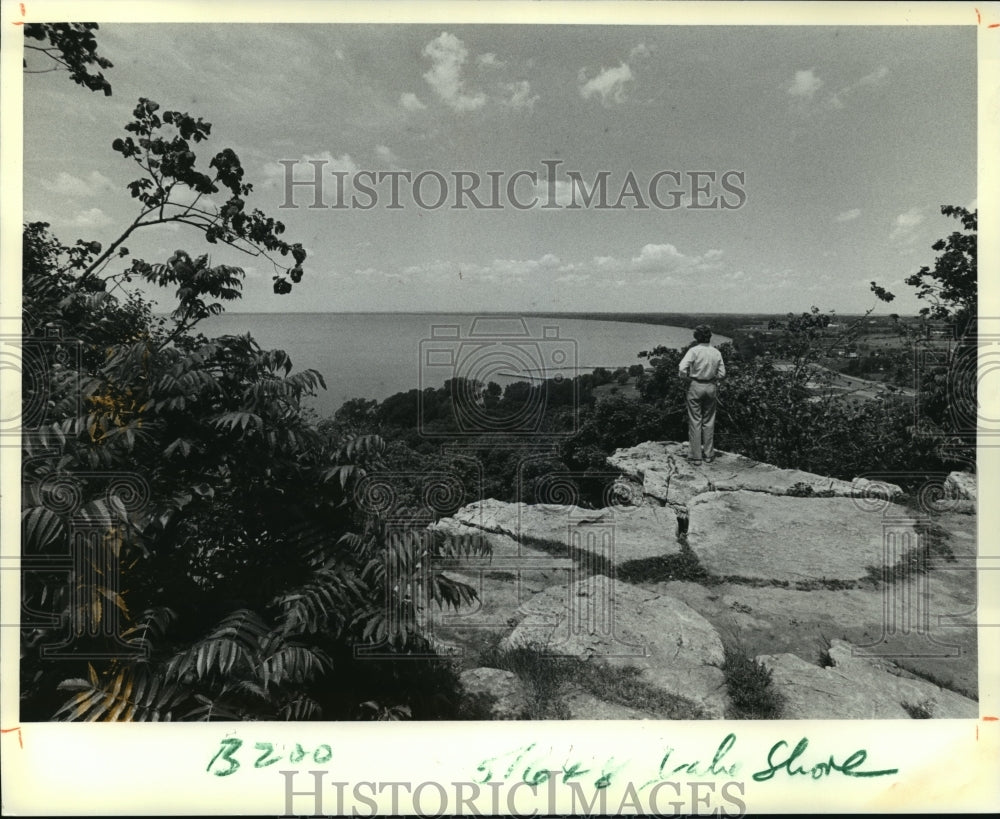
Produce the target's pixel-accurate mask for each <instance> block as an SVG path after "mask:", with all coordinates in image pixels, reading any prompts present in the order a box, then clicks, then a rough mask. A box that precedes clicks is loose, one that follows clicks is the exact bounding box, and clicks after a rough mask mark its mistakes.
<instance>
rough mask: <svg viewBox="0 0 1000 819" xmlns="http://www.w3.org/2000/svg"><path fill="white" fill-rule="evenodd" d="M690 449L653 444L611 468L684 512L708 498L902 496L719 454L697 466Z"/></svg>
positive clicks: (886, 486)
mask: <svg viewBox="0 0 1000 819" xmlns="http://www.w3.org/2000/svg"><path fill="white" fill-rule="evenodd" d="M686 453H687V444H681V443H676V442H673V441H647V442H646V443H643V444H639V445H638V446H634V447H630V448H628V449H619V450H618V451H617V452H615V453H614V454H613V455H611V456H610V457H609V458H608V463H609V464H610V465H611V466H613V467H615V468H617V469H620V470H621V471H622V473H623V474H624V475H625V476H626V479H627V480H629V481H632V482H634V483H636V484H639V485H641V487H642V495H643V496H644V497H646V498H649V499H650V500H652V501H654V502H656V503H659V504H666V505H668V506H673V507H684V506H686V505H687V504H688V503H690V501H691V500H692V499H693V498H694V497H695V496H696V495H700V494H702V493H704V492H719V491H736V490H740V489H742V490H745V491H748V492H766V493H768V494H771V495H791V496H795V497H803V496H817V497H824V496H830V497H833V496H838V497H856V498H873V497H874V498H878V499H885V500H891V499H892V498H894V497H897V496H898V495H900V494H901V493H902V490H901V489H900V488H899V487H898V486H896V485H895V484H891V483H882V482H873V481H869V480H867V479H864V478H857V479H855V480H854V481H851V482H848V481H841V480H837V479H836V478H826V477H824V476H822V475H815V474H813V473H812V472H803V471H801V470H799V469H780V468H779V467H776V466H772V465H770V464H765V463H761V462H759V461H754V460H752V459H751V458H746V457H744V456H742V455H734V454H732V453H730V452H718V453H717V454H716V458H715V460H713V461H712V462H711V463H705V462H702V464H701V465H700V466H695V465H693V464H692V463H691V462H690V461H688V460H687V458H686V457H685V455H686Z"/></svg>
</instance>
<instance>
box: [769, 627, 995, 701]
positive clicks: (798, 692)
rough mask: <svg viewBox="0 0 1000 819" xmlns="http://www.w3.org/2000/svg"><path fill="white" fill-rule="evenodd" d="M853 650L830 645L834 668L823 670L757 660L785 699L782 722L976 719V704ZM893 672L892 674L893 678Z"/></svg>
mask: <svg viewBox="0 0 1000 819" xmlns="http://www.w3.org/2000/svg"><path fill="white" fill-rule="evenodd" d="M856 652H857V649H855V647H854V646H852V645H851V644H850V643H847V642H844V641H843V640H833V641H832V644H831V647H830V649H829V656H830V660H831V661H832V663H833V665H831V666H828V667H821V666H818V665H815V664H813V663H809V662H806V661H805V660H803V659H802V658H801V657H798V656H796V655H795V654H777V655H774V654H765V655H761V656H759V657H757V661H758V662H760V663H763V664H764V665H765V666H766V667H767V668H768V669H770V671H771V680H772V685H774V686H775V688H776V689H777V691H778V693H779V694H780V695H781V697H782V699H783V701H784V702H783V709H782V714H781V717H782V719H908V718H913V719H977V718H978V717H979V704H978V703H977V702H976V701H975V700H971V699H968V698H967V697H963V696H962V695H961V694H956V693H955V692H954V691H949V690H948V689H946V688H939V687H938V686H936V685H934V684H933V683H930V682H927V681H926V680H921V679H916V678H912V677H909V676H900V673H901V672H900V671H899V669H897V668H895V666H893V665H892V664H891V663H888V662H885V661H879V660H872V659H868V658H866V657H860V656H854V655H855V653H856ZM893 672H895V673H893Z"/></svg>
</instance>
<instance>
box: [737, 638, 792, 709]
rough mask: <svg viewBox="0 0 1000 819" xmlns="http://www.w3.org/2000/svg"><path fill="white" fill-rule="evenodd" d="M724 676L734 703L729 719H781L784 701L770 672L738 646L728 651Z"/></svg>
mask: <svg viewBox="0 0 1000 819" xmlns="http://www.w3.org/2000/svg"><path fill="white" fill-rule="evenodd" d="M725 652H726V654H725V660H724V661H723V663H722V673H723V674H724V675H725V678H726V691H727V692H728V694H729V701H730V703H731V707H730V713H729V714H728V716H729V718H730V719H778V718H779V717H780V716H781V706H782V700H781V695H780V694H779V693H778V692H777V690H776V689H775V687H774V684H773V681H772V679H771V670H770V669H769V668H767V666H765V665H764V664H763V663H761V662H758V661H757V659H756V658H755V657H751V656H750V655H749V654H748V653H747V651H746V649H745V648H744V647H743V646H742V645H739V644H734V645H729V646H726V647H725Z"/></svg>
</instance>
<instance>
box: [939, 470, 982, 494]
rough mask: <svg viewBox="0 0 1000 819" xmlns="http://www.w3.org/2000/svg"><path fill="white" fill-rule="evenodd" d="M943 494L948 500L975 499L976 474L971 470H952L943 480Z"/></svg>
mask: <svg viewBox="0 0 1000 819" xmlns="http://www.w3.org/2000/svg"><path fill="white" fill-rule="evenodd" d="M944 496H945V498H948V499H949V500H952V499H953V500H967V501H975V500H976V476H975V475H973V474H972V473H971V472H952V473H951V474H950V475H948V477H947V478H945V480H944Z"/></svg>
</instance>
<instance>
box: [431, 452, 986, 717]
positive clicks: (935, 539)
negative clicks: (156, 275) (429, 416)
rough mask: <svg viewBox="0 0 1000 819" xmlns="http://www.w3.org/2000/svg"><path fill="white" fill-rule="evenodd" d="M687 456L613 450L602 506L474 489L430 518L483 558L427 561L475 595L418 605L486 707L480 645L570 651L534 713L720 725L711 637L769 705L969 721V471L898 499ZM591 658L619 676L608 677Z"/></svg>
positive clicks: (807, 713) (499, 688) (513, 702)
mask: <svg viewBox="0 0 1000 819" xmlns="http://www.w3.org/2000/svg"><path fill="white" fill-rule="evenodd" d="M686 450H687V446H686V444H680V443H672V442H648V443H645V444H640V445H639V446H636V447H631V448H630V449H625V450H620V451H618V452H616V453H615V454H614V455H612V456H611V457H610V458H609V463H610V464H611V465H612V466H615V467H617V468H618V469H620V470H621V471H622V472H623V475H622V477H621V478H620V479H619V482H618V485H617V491H616V492H614V493H612V495H611V498H612V502H615V503H617V502H619V501H620V504H619V505H614V506H610V507H608V508H603V509H585V508H581V507H579V506H573V505H558V504H544V505H543V504H536V505H532V504H518V503H504V502H500V501H496V500H484V501H480V502H477V503H473V504H470V505H468V506H466V507H463V508H462V509H460V510H458V512H456V513H455V514H454V515H453V516H452V517H450V518H444V519H442V520H440V521H438V522H437V523H436V524H434V525H433V526H432V527H431V528H432V529H433V530H434V531H436V532H439V533H442V534H445V535H448V536H449V537H455V538H459V539H463V540H465V541H466V542H471V543H479V544H486V545H488V546H489V547H490V550H491V552H492V553H491V554H490V555H488V556H486V555H479V556H477V555H467V556H464V557H461V558H453V559H451V561H450V562H449V565H448V566H447V568H446V571H447V572H448V573H449V574H450V575H451V576H452V577H454V578H456V579H459V580H462V581H464V582H467V583H469V584H470V585H472V586H473V587H474V588H475V589H476V590H477V592H478V593H479V598H480V599H479V602H478V604H476V605H474V606H465V607H461V608H460V609H459V610H458V611H451V610H441V611H433V612H432V611H431V610H430V609H428V611H427V612H426V613H427V614H428V615H429V616H431V617H432V618H433V624H434V636H435V639H437V640H439V641H440V642H441V645H447V646H450V647H451V649H452V655H453V656H455V657H460V658H461V660H462V661H463V662H464V663H466V665H468V666H469V667H470V668H472V669H473V670H474V671H475V673H474V674H472V673H470V672H467V673H469V677H468V679H467V680H466V687H467V690H468V691H470V692H473V693H472V694H471V696H477V694H475V693H474V692H478V696H482V697H487V695H491V694H493V693H496V694H497V697H496V700H497V703H499V704H494V705H491V706H490V707H491V708H493V709H494V710H493V711H491V713H492V714H493V716H494V718H497V719H508V718H513V717H511V715H512V714H515V713H518V709H519V708H522V706H523V704H522V705H517V703H518V697H520V696H521V693H522V692H521V690H520V689H518V687H517V685H515V683H514V680H513V679H512V678H511V676H510V674H509V672H501V671H499V670H498V669H483V668H477V666H482V665H484V662H483V661H482V660H481V659H479V658H481V657H487V656H490V655H489V653H488V652H485V653H484V652H483V651H482V649H483V648H484V647H485V646H487V645H489V646H491V651H496V650H497V645H498V642H497V641H499V646H500V650H515V649H524V648H527V649H531V650H532V651H534V652H537V653H538V654H541V655H555V656H562V657H565V656H567V655H568V656H571V657H576V658H578V659H579V660H582V661H583V662H584V663H586V664H587V665H585V666H582V667H578V671H579V670H580V669H581V668H582V669H584V670H585V671H586V673H578V675H577V676H576V677H571V679H569V680H564V681H563V682H562V683H560V684H559V685H560V687H559V691H558V697H559V705H560V708H559V709H557V711H555V712H552V713H560V714H568V715H569V717H570V718H573V719H578V718H579V719H588V718H589V719H686V718H693V717H699V716H700V717H708V718H722V717H723V716H725V715H726V714H727V711H730V702H729V699H728V694H727V690H726V684H725V679H724V676H723V672H722V665H723V659H724V650H723V640H722V637H720V635H726V639H727V640H729V639H730V638H733V639H735V641H736V642H737V643H739V644H740V645H741V646H743V649H742V650H743V651H745V652H746V655H747V656H750V657H757V658H758V660H759V661H760V662H762V663H763V664H764V665H765V666H766V667H767V668H769V669H770V671H771V676H772V685H773V686H774V687H775V689H776V690H777V692H778V694H779V695H780V698H781V699H782V700H783V702H784V710H783V712H782V715H781V716H782V717H784V718H790V719H799V718H802V719H809V718H866V719H867V718H901V719H902V718H910V717H931V718H935V717H938V718H959V717H961V718H965V717H974V716H976V713H977V711H978V705H977V702H976V699H975V697H976V696H978V669H977V656H978V654H977V652H978V641H977V628H976V626H977V623H976V611H977V598H976V584H975V575H974V572H975V567H976V562H975V559H976V557H977V554H978V550H977V542H976V537H977V526H976V524H977V521H976V518H975V515H974V513H975V503H976V502H975V497H976V486H975V476H974V475H971V474H969V473H953V474H952V475H951V476H949V478H948V479H947V480H946V481H945V482H944V483H943V485H942V483H941V482H940V481H938V482H937V483H933V482H931V483H929V484H928V488H927V491H926V492H919V493H916V494H919V495H920V497H917V498H916V500H917V501H918V503H917V504H916V505H914V504H913V503H912V501H911V502H909V505H906V506H904V505H903V504H902V503H901V502H900V503H896V502H894V500H901V499H900V497H899V496H900V495H901V494H902V493H901V490H900V488H899V487H898V486H895V485H892V484H882V483H872V482H870V481H865V480H860V479H859V480H854V481H840V480H835V479H831V478H827V477H823V476H821V475H814V474H811V473H808V472H802V471H800V470H794V469H778V468H777V467H774V466H771V465H768V464H762V463H758V462H756V461H752V460H750V459H747V458H743V457H741V456H736V455H732V454H729V453H719V455H718V458H717V459H716V460H715V461H714V462H713V463H711V464H703V465H701V466H698V467H695V466H692V465H691V464H690V463H689V462H688V461H687V460H686V459H685V458H684V454H685V453H686ZM942 487H943V491H942ZM924 495H926V497H924ZM484 635H493V636H492V637H491V638H490V639H489V640H485V639H484ZM827 638H836V639H833V640H832V642H831V641H829V640H828V639H827ZM823 646H827V650H826V651H825V653H824V652H822V648H823ZM821 653H822V656H823V660H824V662H823V663H822V664H821V663H820V656H821ZM493 656H495V655H493ZM878 658H882V659H878ZM591 663H594V664H600V666H599V667H598V666H596V665H595V666H591V665H589V664H591ZM894 663H895V664H894ZM626 666H633V667H634V668H626ZM505 667H507V666H505ZM609 668H610V669H617V670H618V671H619V672H620V674H619V676H621V675H625V676H629V679H630V680H633V681H634V683H635V686H638V688H636V687H633V688H629V685H632V683H629V684H628V685H625V684H618V683H616V684H614V685H612V688H613V689H614V690H611V689H609V688H607V686H608V685H610V683H609V682H608V681H609V679H613V680H617V679H618V678H617V677H614V676H612V677H610V678H609V677H608V676H607V673H608V669H609ZM536 671H537V668H536ZM635 675H638V676H637V677H636V676H635ZM525 680H527V681H528V683H527V685H526V687H527V689H528V690H534V689H533V688H532V686H533V685H536V683H537V680H533V678H530V675H526V677H525ZM525 680H522V681H521V682H522V683H524V682H525ZM928 680H934V682H928ZM602 686H605V687H604V688H602ZM651 691H652V692H655V696H654V695H653V694H650V693H649V692H651ZM532 702H534V701H533V700H532ZM675 706H676V707H675ZM520 713H523V708H522V711H521V712H520ZM545 713H549V711H545Z"/></svg>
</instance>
